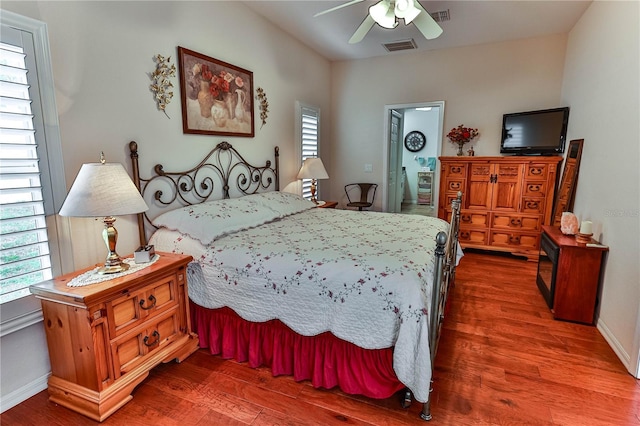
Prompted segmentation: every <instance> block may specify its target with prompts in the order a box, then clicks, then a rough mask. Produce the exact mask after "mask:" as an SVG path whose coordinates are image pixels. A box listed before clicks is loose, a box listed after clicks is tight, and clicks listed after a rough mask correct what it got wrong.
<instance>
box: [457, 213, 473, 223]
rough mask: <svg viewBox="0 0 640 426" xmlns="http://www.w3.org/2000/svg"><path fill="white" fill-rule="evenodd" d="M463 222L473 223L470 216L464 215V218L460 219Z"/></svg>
mask: <svg viewBox="0 0 640 426" xmlns="http://www.w3.org/2000/svg"><path fill="white" fill-rule="evenodd" d="M460 219H461V220H462V221H463V222H471V216H469V215H468V214H463V215H462V217H461V218H460Z"/></svg>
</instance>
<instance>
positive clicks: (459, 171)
mask: <svg viewBox="0 0 640 426" xmlns="http://www.w3.org/2000/svg"><path fill="white" fill-rule="evenodd" d="M442 175H443V176H446V177H449V178H453V177H458V178H462V179H466V177H467V163H463V162H460V163H458V162H454V163H447V164H445V165H443V166H442Z"/></svg>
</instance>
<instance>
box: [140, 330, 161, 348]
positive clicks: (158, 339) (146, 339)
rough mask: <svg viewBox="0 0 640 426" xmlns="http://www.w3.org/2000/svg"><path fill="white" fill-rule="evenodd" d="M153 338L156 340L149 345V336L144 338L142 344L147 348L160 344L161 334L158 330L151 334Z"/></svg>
mask: <svg viewBox="0 0 640 426" xmlns="http://www.w3.org/2000/svg"><path fill="white" fill-rule="evenodd" d="M151 336H153V337H155V338H156V340H154V341H153V342H151V343H149V336H144V339H143V340H142V343H144V345H145V346H153V345H156V344H157V343H158V342H160V333H158V330H155V331H154V332H153V333H151Z"/></svg>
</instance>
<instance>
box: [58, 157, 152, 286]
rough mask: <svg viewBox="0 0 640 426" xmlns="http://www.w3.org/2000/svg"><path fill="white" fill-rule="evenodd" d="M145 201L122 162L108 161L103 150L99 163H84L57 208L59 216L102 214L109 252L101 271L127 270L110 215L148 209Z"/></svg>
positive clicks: (110, 272)
mask: <svg viewBox="0 0 640 426" xmlns="http://www.w3.org/2000/svg"><path fill="white" fill-rule="evenodd" d="M148 208H149V207H147V204H146V203H145V201H144V200H143V199H142V197H141V196H140V193H139V192H138V189H137V188H136V186H135V185H134V184H133V182H132V181H131V178H130V177H129V175H128V174H127V172H126V171H125V169H124V167H122V164H119V163H107V162H106V161H105V159H104V153H102V154H101V155H100V163H88V164H83V165H82V167H81V168H80V171H79V172H78V176H76V180H75V181H74V182H73V185H72V186H71V189H70V190H69V194H68V195H67V198H66V199H65V200H64V204H63V205H62V208H61V209H60V216H73V217H103V218H104V230H103V231H102V237H103V239H104V243H105V244H106V246H107V250H109V253H108V254H107V260H106V262H105V264H104V266H103V267H102V268H100V269H99V270H98V272H99V273H101V274H112V273H116V272H122V271H125V270H127V269H129V265H128V264H127V263H126V262H123V261H122V258H121V257H120V256H119V255H118V253H117V252H116V242H117V241H118V231H117V230H116V228H115V227H114V226H113V223H114V222H115V221H116V220H115V218H114V217H113V216H122V215H130V214H137V213H141V212H144V211H146V210H148Z"/></svg>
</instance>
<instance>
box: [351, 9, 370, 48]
mask: <svg viewBox="0 0 640 426" xmlns="http://www.w3.org/2000/svg"><path fill="white" fill-rule="evenodd" d="M375 23H376V21H374V20H373V18H372V17H371V15H367V17H366V18H364V21H362V24H360V26H359V27H358V29H357V30H356V32H355V33H353V35H352V36H351V38H350V39H349V44H355V43H359V42H361V41H362V39H363V38H364V36H366V35H367V33H368V32H369V30H370V29H371V28H372V27H373V26H374V24H375Z"/></svg>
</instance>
